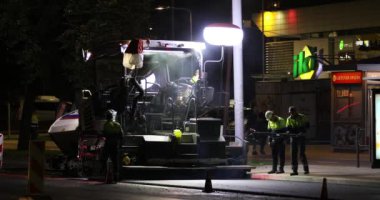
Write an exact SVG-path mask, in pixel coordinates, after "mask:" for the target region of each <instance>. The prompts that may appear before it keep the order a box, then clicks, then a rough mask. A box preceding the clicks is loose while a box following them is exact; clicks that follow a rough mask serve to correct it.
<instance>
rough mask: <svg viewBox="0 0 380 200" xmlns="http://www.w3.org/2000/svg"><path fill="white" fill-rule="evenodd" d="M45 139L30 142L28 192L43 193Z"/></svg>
mask: <svg viewBox="0 0 380 200" xmlns="http://www.w3.org/2000/svg"><path fill="white" fill-rule="evenodd" d="M44 155H45V141H40V140H31V141H30V142H29V163H28V193H29V194H42V193H43V189H44V166H45V165H44V163H45V157H44Z"/></svg>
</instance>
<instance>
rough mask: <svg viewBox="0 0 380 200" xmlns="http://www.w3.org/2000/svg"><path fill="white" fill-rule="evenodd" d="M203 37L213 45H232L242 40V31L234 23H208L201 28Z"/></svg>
mask: <svg viewBox="0 0 380 200" xmlns="http://www.w3.org/2000/svg"><path fill="white" fill-rule="evenodd" d="M203 38H204V39H205V40H206V42H208V43H210V44H213V45H223V46H233V45H236V44H239V43H240V42H241V41H242V40H243V31H242V30H241V29H240V28H239V27H238V26H236V25H234V24H228V23H216V24H210V25H208V26H206V28H204V29H203Z"/></svg>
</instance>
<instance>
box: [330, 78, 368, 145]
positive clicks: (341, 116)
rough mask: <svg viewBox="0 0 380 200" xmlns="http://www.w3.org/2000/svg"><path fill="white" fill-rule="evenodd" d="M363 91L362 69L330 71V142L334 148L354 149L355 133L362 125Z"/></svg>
mask: <svg viewBox="0 0 380 200" xmlns="http://www.w3.org/2000/svg"><path fill="white" fill-rule="evenodd" d="M364 91H365V83H364V82H363V72H362V71H349V72H332V73H331V144H332V145H333V148H334V150H355V149H356V146H355V144H356V133H357V131H359V129H360V128H363V127H364V112H363V111H364V107H365V102H364V101H363V99H364V98H363V97H364V95H365V92H364ZM362 142H367V140H366V139H365V141H362Z"/></svg>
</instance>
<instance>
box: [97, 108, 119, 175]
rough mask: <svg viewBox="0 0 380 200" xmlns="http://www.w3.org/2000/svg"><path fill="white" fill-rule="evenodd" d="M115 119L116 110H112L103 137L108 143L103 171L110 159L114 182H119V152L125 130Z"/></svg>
mask: <svg viewBox="0 0 380 200" xmlns="http://www.w3.org/2000/svg"><path fill="white" fill-rule="evenodd" d="M115 118H116V111H115V110H112V109H110V110H108V111H107V112H106V119H107V121H106V123H105V124H104V126H103V135H104V137H105V138H106V142H105V144H104V151H103V156H102V169H103V170H105V169H106V167H107V160H108V158H110V159H111V161H112V166H113V168H112V169H113V175H114V177H113V180H114V181H117V180H118V179H119V165H120V161H119V160H120V159H119V158H120V155H119V150H120V147H121V140H122V137H123V130H122V128H121V125H120V124H119V123H118V122H116V121H115Z"/></svg>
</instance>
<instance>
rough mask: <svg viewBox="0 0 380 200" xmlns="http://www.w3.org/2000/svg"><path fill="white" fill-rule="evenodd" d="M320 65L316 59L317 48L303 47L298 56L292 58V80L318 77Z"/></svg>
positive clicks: (320, 69)
mask: <svg viewBox="0 0 380 200" xmlns="http://www.w3.org/2000/svg"><path fill="white" fill-rule="evenodd" d="M321 72H322V63H319V62H318V59H317V48H316V47H309V46H305V47H304V48H303V49H302V51H301V52H300V53H299V54H298V55H294V56H293V78H300V79H302V80H308V79H312V78H315V77H318V76H319V74H320V73H321Z"/></svg>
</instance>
